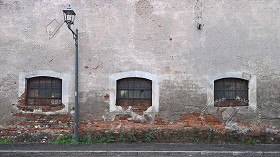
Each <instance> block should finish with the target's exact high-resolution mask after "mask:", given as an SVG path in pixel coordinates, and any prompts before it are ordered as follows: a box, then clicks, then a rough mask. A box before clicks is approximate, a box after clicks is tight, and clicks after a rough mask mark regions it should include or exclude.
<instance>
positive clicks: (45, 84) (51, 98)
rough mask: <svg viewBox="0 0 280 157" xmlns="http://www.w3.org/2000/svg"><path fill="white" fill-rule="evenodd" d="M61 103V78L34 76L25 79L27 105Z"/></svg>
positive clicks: (56, 104) (55, 104) (54, 104)
mask: <svg viewBox="0 0 280 157" xmlns="http://www.w3.org/2000/svg"><path fill="white" fill-rule="evenodd" d="M61 104H62V80H61V79H58V78H53V77H34V78H30V79H28V80H27V105H36V106H58V105H61Z"/></svg>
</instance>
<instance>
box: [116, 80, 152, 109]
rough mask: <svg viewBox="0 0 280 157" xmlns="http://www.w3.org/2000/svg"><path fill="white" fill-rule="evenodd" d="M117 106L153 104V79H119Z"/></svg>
mask: <svg viewBox="0 0 280 157" xmlns="http://www.w3.org/2000/svg"><path fill="white" fill-rule="evenodd" d="M116 103H117V104H116V105H117V106H151V105H152V81H151V80H148V79H144V78H134V77H131V78H124V79H120V80H118V81H117V102H116Z"/></svg>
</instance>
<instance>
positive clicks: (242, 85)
mask: <svg viewBox="0 0 280 157" xmlns="http://www.w3.org/2000/svg"><path fill="white" fill-rule="evenodd" d="M214 99H215V104H214V106H216V107H229V106H248V105H249V104H248V102H249V100H248V81H247V80H243V79H238V78H224V79H219V80H216V81H215V82H214Z"/></svg>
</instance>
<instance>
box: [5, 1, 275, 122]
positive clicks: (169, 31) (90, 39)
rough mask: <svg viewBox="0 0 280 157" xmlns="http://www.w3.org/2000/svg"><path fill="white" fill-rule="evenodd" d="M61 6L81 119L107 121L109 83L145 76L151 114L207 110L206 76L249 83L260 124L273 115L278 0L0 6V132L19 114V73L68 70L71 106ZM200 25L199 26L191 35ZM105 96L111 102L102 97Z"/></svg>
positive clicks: (167, 116) (9, 3)
mask: <svg viewBox="0 0 280 157" xmlns="http://www.w3.org/2000/svg"><path fill="white" fill-rule="evenodd" d="M68 2H70V3H71V5H72V8H73V9H74V11H75V12H76V14H77V15H76V21H75V25H74V26H73V28H78V29H79V106H80V118H81V119H82V120H83V119H84V120H85V119H87V118H89V117H90V118H96V119H102V118H103V119H110V118H111V117H112V115H113V114H112V113H110V110H109V102H108V100H105V98H104V96H106V95H108V94H110V91H109V76H110V75H112V74H114V73H119V72H127V71H143V72H148V73H151V74H153V75H156V76H157V77H158V78H159V112H158V113H157V114H158V115H160V116H161V117H163V118H165V119H168V120H172V119H176V118H178V115H179V114H182V113H193V112H200V110H201V109H202V108H203V107H204V106H205V105H206V104H207V103H208V102H207V90H208V86H207V85H208V82H207V78H208V76H209V75H213V74H216V73H223V72H225V73H226V72H244V73H246V74H249V75H254V76H256V84H257V85H256V88H257V89H256V92H257V94H256V95H257V96H256V102H257V104H256V105H257V107H258V108H259V109H260V110H261V112H262V117H263V121H264V122H265V119H269V118H279V116H280V115H279V112H280V108H279V106H280V98H279V95H280V90H279V89H280V70H279V68H280V64H279V58H280V52H279V47H280V40H279V39H280V18H279V15H280V1H278V0H246V1H245V0H244V1H238V0H211V1H210V0H209V1H200V0H150V1H149V0H115V1H113V0H94V1H92V0H75V1H74V0H71V1H65V0H63V1H61V0H30V1H23V0H17V1H15V0H0V21H1V22H0V34H1V37H0V73H1V75H0V105H1V110H0V115H1V116H0V125H3V126H4V125H10V124H12V121H11V120H12V113H13V112H18V110H17V108H16V105H17V104H18V88H19V85H18V84H19V74H20V73H22V72H23V73H24V72H26V73H27V72H32V71H36V70H51V71H55V72H58V73H69V74H70V78H69V105H68V109H67V111H68V112H70V111H71V108H72V107H73V106H74V97H73V96H74V91H73V90H74V40H73V38H72V34H71V32H70V31H69V30H68V29H67V27H66V25H63V26H62V27H61V29H60V30H59V33H58V34H57V35H56V37H54V38H52V39H49V35H48V34H47V30H46V29H47V25H48V24H49V23H50V22H51V21H52V20H53V19H56V20H57V21H58V22H60V21H61V20H63V15H62V9H64V5H65V4H67V3H68ZM197 24H201V26H202V27H201V29H198V28H197ZM109 96H110V95H109Z"/></svg>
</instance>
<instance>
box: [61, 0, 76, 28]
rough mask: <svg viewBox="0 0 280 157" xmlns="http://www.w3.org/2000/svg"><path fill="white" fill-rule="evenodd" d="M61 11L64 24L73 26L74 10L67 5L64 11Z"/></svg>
mask: <svg viewBox="0 0 280 157" xmlns="http://www.w3.org/2000/svg"><path fill="white" fill-rule="evenodd" d="M62 11H63V16H64V22H66V23H67V24H68V25H71V24H74V20H75V15H76V13H75V12H74V10H72V9H71V6H70V5H67V7H66V9H65V10H62Z"/></svg>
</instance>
